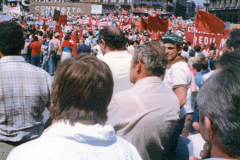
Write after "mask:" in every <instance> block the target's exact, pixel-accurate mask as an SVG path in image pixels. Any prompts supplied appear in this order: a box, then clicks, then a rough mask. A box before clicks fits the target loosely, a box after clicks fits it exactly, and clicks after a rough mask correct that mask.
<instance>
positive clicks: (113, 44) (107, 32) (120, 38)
mask: <svg viewBox="0 0 240 160" xmlns="http://www.w3.org/2000/svg"><path fill="white" fill-rule="evenodd" d="M99 39H103V40H104V41H105V42H106V45H107V46H108V47H109V48H110V49H111V50H116V49H122V48H123V46H124V42H125V38H124V34H123V31H122V30H121V29H120V28H118V27H115V26H107V27H104V28H103V29H101V30H100V32H99Z"/></svg>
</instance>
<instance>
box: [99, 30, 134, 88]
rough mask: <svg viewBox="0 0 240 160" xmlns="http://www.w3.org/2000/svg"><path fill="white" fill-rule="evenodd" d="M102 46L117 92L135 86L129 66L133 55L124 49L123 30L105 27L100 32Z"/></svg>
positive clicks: (104, 58)
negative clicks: (131, 80) (132, 82)
mask: <svg viewBox="0 0 240 160" xmlns="http://www.w3.org/2000/svg"><path fill="white" fill-rule="evenodd" d="M99 40H100V44H99V45H100V47H101V50H102V53H103V59H102V60H103V61H104V62H105V63H107V65H108V66H109V67H110V69H111V71H112V74H113V80H114V91H113V93H117V92H120V91H124V90H126V89H129V88H131V87H132V86H133V84H131V82H130V77H129V68H130V61H131V59H132V55H131V54H129V53H128V52H127V51H123V47H124V45H125V38H124V34H123V31H122V30H121V29H120V28H117V27H115V26H108V27H104V28H103V29H102V30H100V33H99Z"/></svg>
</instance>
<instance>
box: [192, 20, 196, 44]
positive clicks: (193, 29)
mask: <svg viewBox="0 0 240 160" xmlns="http://www.w3.org/2000/svg"><path fill="white" fill-rule="evenodd" d="M195 29H196V26H195V25H194V28H193V32H194V34H193V48H194V47H195V32H196V30H195Z"/></svg>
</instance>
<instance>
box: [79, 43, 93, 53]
mask: <svg viewBox="0 0 240 160" xmlns="http://www.w3.org/2000/svg"><path fill="white" fill-rule="evenodd" d="M77 53H91V50H90V47H88V46H87V45H86V44H83V45H81V46H78V47H77Z"/></svg>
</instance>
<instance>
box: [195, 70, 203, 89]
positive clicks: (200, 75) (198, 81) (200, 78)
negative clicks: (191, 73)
mask: <svg viewBox="0 0 240 160" xmlns="http://www.w3.org/2000/svg"><path fill="white" fill-rule="evenodd" d="M195 82H196V85H197V86H198V87H199V88H200V87H201V83H202V73H201V72H200V73H198V74H196V76H195Z"/></svg>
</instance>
